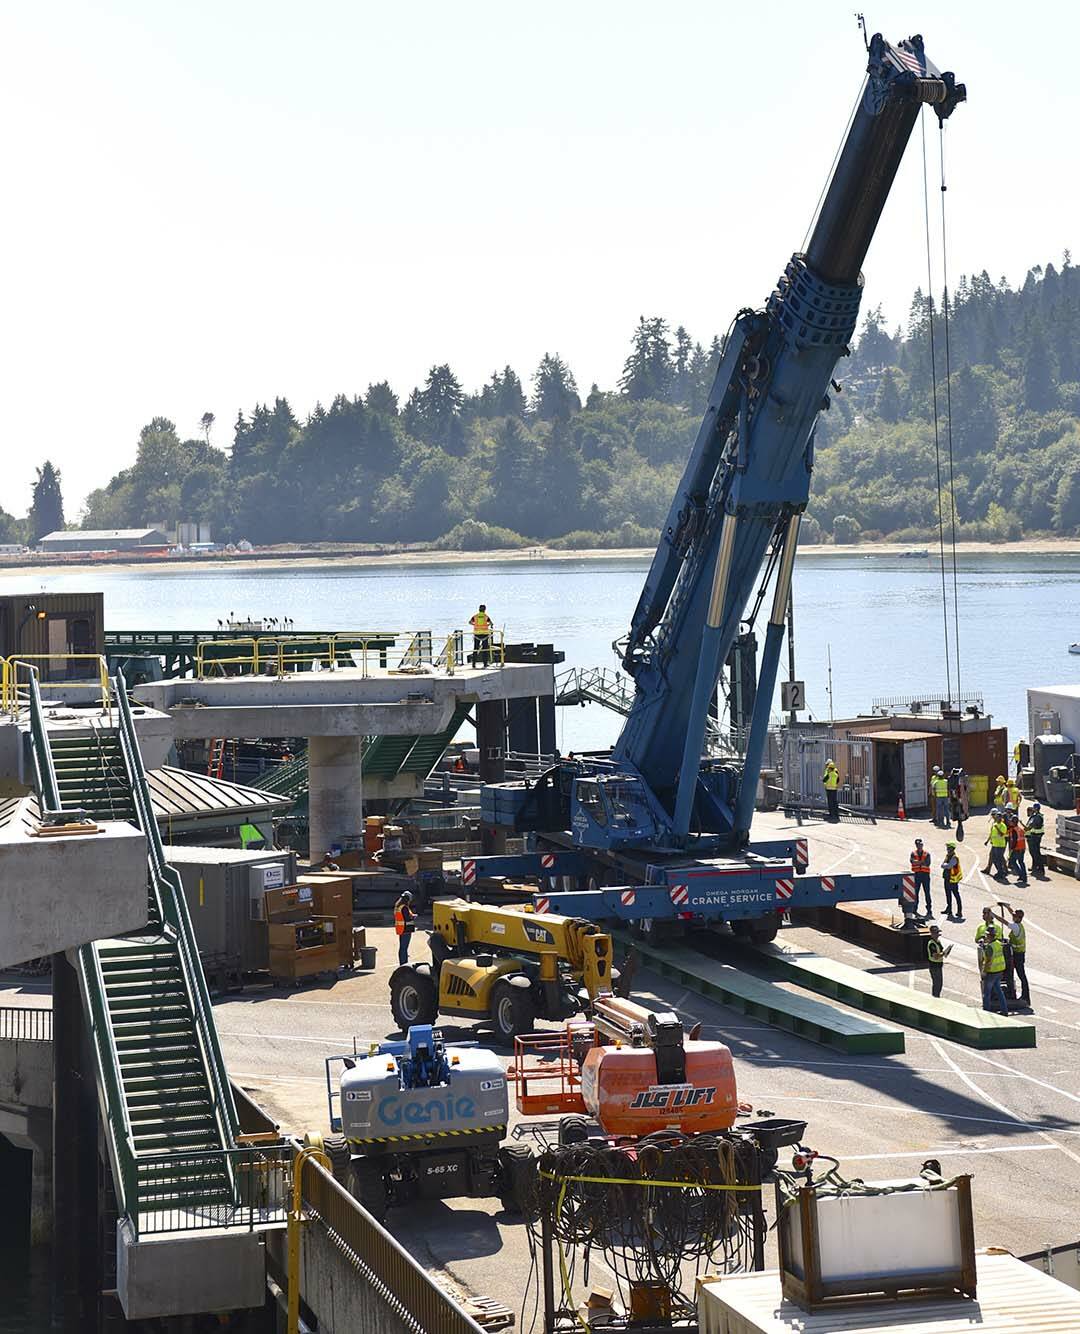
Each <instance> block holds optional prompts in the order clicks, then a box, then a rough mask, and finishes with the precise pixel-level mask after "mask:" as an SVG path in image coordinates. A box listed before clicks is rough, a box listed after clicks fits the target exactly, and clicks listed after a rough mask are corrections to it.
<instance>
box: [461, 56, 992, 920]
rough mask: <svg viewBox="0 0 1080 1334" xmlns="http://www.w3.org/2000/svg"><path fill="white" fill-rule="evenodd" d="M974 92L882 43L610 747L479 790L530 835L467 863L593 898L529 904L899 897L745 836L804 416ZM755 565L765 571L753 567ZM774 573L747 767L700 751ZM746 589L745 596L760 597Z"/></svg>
mask: <svg viewBox="0 0 1080 1334" xmlns="http://www.w3.org/2000/svg"><path fill="white" fill-rule="evenodd" d="M965 96H966V92H965V89H964V86H963V85H962V84H958V83H957V82H956V80H955V78H954V76H953V75H952V74H950V73H941V72H939V71H938V70H937V69H936V68H935V67H934V66H933V65H932V64H931V63H930V61H928V60H927V58H926V56H925V54H924V52H923V41H922V38H921V37H912V38H910V39H909V40H907V41H903V42H900V43H898V44H897V45H895V46H894V45H892V44H891V43H889V42H887V41H885V40H884V38H883V37H882V36H881V35H880V34H876V35H875V36H874V37H873V39H872V41H871V42H870V45H869V65H868V67H867V77H866V82H865V84H864V87H863V90H862V94H861V97H860V99H859V102H858V104H857V106H856V110H855V112H854V114H853V117H852V120H851V125H850V128H849V130H848V133H847V137H846V139H845V142H844V145H843V148H842V151H841V153H840V156H839V159H838V161H837V165H836V169H835V171H834V173H833V176H832V179H831V181H830V183H829V187H828V190H827V192H826V195H825V198H824V201H823V203H822V205H821V209H820V211H819V213H818V216H817V220H816V223H815V225H814V229H813V233H812V235H811V237H810V243H809V245H808V247H807V250H806V253H805V254H796V255H793V256H792V258H791V260H790V261H789V263H788V265H787V268H786V269H785V271H784V274H783V277H782V278H781V279H780V281H779V283H778V284H777V286H776V290H775V291H774V292H773V294H772V296H771V297H770V298H769V300H768V302H767V304H766V306H765V309H764V310H756V311H755V310H743V311H741V312H740V313H739V314H738V316H737V317H736V319H735V322H734V324H733V325H732V328H731V331H730V333H729V335H728V337H727V340H726V343H725V346H724V353H723V356H722V359H721V362H720V366H719V369H718V370H717V374H716V381H715V383H714V385H713V388H712V392H711V394H710V397H709V405H708V408H707V410H706V412H705V418H704V420H703V422H702V424H701V428H700V430H699V431H698V436H697V440H696V442H695V444H694V448H693V451H692V453H691V455H690V459H689V462H688V463H687V465H686V470H685V472H684V474H683V478H682V481H681V483H680V485H679V489H678V491H677V493H676V495H675V498H674V500H673V502H672V506H671V512H670V514H669V516H668V519H667V522H666V524H665V526H664V530H663V533H662V536H661V539H660V543H659V546H658V548H657V551H656V554H655V555H654V557H653V561H652V566H651V568H650V570H649V573H648V577H647V579H646V581H645V586H644V588H643V590H642V593H641V597H640V599H639V601H638V605H637V608H636V610H635V612H634V616H633V620H632V623H631V626H630V630H629V633H628V635H627V636H626V638H625V640H624V641H620V642H619V643H618V644H617V645H616V646H615V647H616V649H617V651H619V652H620V653H621V655H622V663H623V666H624V668H625V669H626V671H627V672H628V673H629V674H630V675H631V676H632V677H633V679H634V683H635V694H634V701H633V704H632V707H631V710H630V713H629V716H628V717H627V719H626V722H625V724H624V726H623V729H622V732H621V734H620V736H619V738H618V740H617V741H616V743H615V746H614V749H613V750H612V752H611V755H610V757H609V758H607V757H605V758H597V757H592V756H586V757H585V758H583V759H577V760H573V761H562V762H560V763H559V764H557V765H556V766H555V767H553V768H552V769H550V770H548V771H547V772H546V773H545V774H543V775H542V776H541V777H540V778H539V779H538V780H536V781H535V782H531V783H500V784H493V785H488V786H485V787H484V789H483V791H482V797H481V806H482V816H483V819H484V821H485V822H486V823H487V824H489V825H494V826H497V827H502V828H504V829H511V830H514V831H516V832H518V833H526V834H528V835H529V836H530V841H529V844H528V846H529V848H530V852H529V853H527V854H525V855H521V856H505V857H499V856H491V857H480V858H476V859H475V860H474V861H472V862H466V863H464V865H463V880H464V882H465V883H466V884H468V883H470V881H471V880H474V879H475V878H477V877H479V876H482V875H516V876H520V875H532V876H540V877H551V880H550V883H551V884H552V885H554V884H555V883H556V879H555V877H564V876H565V877H573V878H576V879H577V880H578V881H579V882H582V881H584V883H587V884H588V886H589V888H588V891H584V890H583V891H581V892H574V893H561V892H556V891H555V890H554V889H552V890H551V892H549V893H546V894H543V895H538V896H537V907H538V909H539V910H540V911H546V910H550V911H551V912H559V913H566V914H570V915H572V916H575V917H584V918H591V919H593V920H598V919H604V918H615V919H621V920H624V921H626V920H628V921H635V922H638V923H639V924H645V925H646V926H647V927H650V928H651V927H652V924H654V923H657V922H662V921H671V920H672V919H673V918H674V919H678V918H685V917H688V916H696V917H700V918H706V919H713V920H727V921H730V922H731V924H732V927H733V929H734V930H735V931H736V932H737V933H738V934H740V935H743V936H746V937H749V938H750V939H752V940H755V941H767V940H771V939H772V938H773V936H774V935H775V934H776V929H777V925H778V921H779V913H780V912H782V911H783V910H784V909H786V908H790V907H800V906H822V905H828V904H832V903H836V902H837V901H839V900H844V899H848V900H854V899H885V898H897V897H899V895H900V892H901V874H900V873H896V874H889V875H859V876H854V875H835V876H809V875H803V876H801V878H799V879H798V880H797V879H796V878H795V874H794V872H796V871H799V872H802V871H805V870H806V861H807V857H806V844H805V841H802V840H796V839H790V838H789V839H783V840H771V841H768V842H752V841H751V840H750V821H751V818H752V815H753V810H754V798H755V794H756V791H757V787H758V780H759V775H760V770H761V761H762V755H763V752H764V746H765V741H766V737H767V731H768V719H769V710H770V707H771V705H772V700H773V692H774V689H775V685H776V674H777V666H778V663H779V657H780V648H781V641H782V638H783V633H784V620H785V609H786V607H787V602H788V591H789V589H790V586H791V574H792V566H793V564H794V559H795V548H796V544H797V541H798V533H799V521H800V518H801V516H802V513H803V511H804V509H805V508H806V503H807V498H808V495H809V488H810V474H811V470H812V468H813V461H814V427H815V423H816V421H817V417H818V413H819V412H821V411H822V410H823V409H824V408H827V407H828V405H829V399H828V391H829V389H830V386H832V387H833V388H834V389H837V390H838V389H839V386H838V385H837V384H836V382H835V381H834V380H833V373H834V370H835V367H836V363H837V361H838V360H839V358H840V357H841V356H845V355H847V354H848V351H849V345H850V343H851V339H852V336H853V334H854V332H855V324H856V318H857V315H858V310H859V299H860V297H861V295H862V277H861V273H860V269H861V265H862V262H863V259H864V257H865V255H866V252H867V248H868V247H869V244H870V240H871V238H872V236H873V234H874V230H875V227H876V225H877V222H878V218H879V216H880V214H881V211H882V208H883V207H884V204H885V200H886V198H887V196H888V194H889V190H890V188H891V186H892V182H893V179H894V177H895V175H896V171H897V168H898V167H899V165H900V160H901V158H902V156H903V153H904V149H905V147H906V145H907V142H908V139H909V137H910V134H911V131H912V129H913V127H914V125H915V122H916V120H917V118H918V116H919V113H920V109H921V107H922V106H923V104H927V105H929V106H930V107H932V108H933V110H934V111H935V112H936V113H937V116H938V117H939V120H940V121H941V122H944V120H945V118H946V117H948V116H949V115H951V114H952V112H953V110H954V109H955V107H956V106H957V105H958V104H959V103H960V102H962V101H963V100H964V99H965ZM763 567H764V568H763ZM770 579H772V580H773V600H772V610H771V613H770V615H769V621H768V628H767V631H766V637H765V644H764V650H763V653H762V658H761V665H760V670H759V673H758V680H757V691H756V697H755V704H754V708H753V713H752V715H751V722H750V727H749V731H748V734H747V741H746V751H745V758H744V759H743V761H742V764H741V765H739V764H738V763H736V762H732V761H730V760H708V759H707V760H704V761H703V760H702V751H703V748H704V739H705V727H706V718H707V714H708V708H709V701H710V700H711V699H712V698H713V695H714V692H715V690H716V685H717V681H718V678H719V675H720V670H721V665H722V664H723V662H724V661H725V659H726V657H727V655H728V652H729V650H730V649H731V646H732V643H733V641H734V639H735V636H736V634H737V633H738V630H739V624H740V621H741V620H742V619H744V611H745V610H746V609H747V606H748V604H749V603H750V602H751V600H752V599H753V605H752V606H751V607H750V612H749V617H748V619H749V620H750V622H751V625H752V624H753V622H754V618H755V617H756V615H757V613H758V611H759V609H760V608H761V606H762V603H763V601H764V597H765V590H766V588H767V586H768V583H769V580H770ZM755 595H756V596H755Z"/></svg>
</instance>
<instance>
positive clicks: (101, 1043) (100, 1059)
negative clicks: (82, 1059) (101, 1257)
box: [78, 945, 139, 1231]
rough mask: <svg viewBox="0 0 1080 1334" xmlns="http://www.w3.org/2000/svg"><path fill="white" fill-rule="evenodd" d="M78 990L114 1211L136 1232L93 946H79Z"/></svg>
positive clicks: (112, 1043) (125, 1121)
mask: <svg viewBox="0 0 1080 1334" xmlns="http://www.w3.org/2000/svg"><path fill="white" fill-rule="evenodd" d="M78 958H79V968H78V975H79V989H80V990H81V991H82V999H83V1009H84V1010H85V1012H86V1016H87V1022H88V1024H89V1025H90V1040H91V1044H92V1046H93V1049H94V1061H95V1063H96V1065H97V1073H98V1079H99V1081H100V1084H99V1087H100V1088H101V1089H102V1090H103V1091H104V1094H105V1108H104V1111H105V1117H106V1119H107V1121H108V1123H109V1130H110V1134H109V1143H110V1144H111V1145H112V1148H113V1175H114V1177H115V1182H114V1185H115V1189H116V1203H117V1211H118V1213H119V1214H120V1216H121V1217H122V1218H123V1217H130V1218H131V1219H132V1221H133V1222H134V1224H135V1227H136V1231H137V1230H138V1215H139V1196H138V1176H137V1170H136V1167H135V1157H136V1155H135V1140H134V1137H133V1134H132V1130H131V1121H130V1119H129V1117H128V1112H127V1101H126V1099H125V1097H124V1088H123V1084H122V1082H121V1079H120V1056H119V1052H118V1050H117V1046H116V1034H115V1033H114V1032H113V1026H112V1020H111V1019H110V1018H109V1009H108V1006H107V1005H106V1003H105V979H104V977H103V975H102V972H101V960H100V959H99V958H98V953H97V949H96V947H95V946H94V945H82V946H80V948H79V951H78Z"/></svg>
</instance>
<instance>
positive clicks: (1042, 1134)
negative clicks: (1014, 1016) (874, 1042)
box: [933, 1038, 1080, 1163]
mask: <svg viewBox="0 0 1080 1334" xmlns="http://www.w3.org/2000/svg"><path fill="white" fill-rule="evenodd" d="M933 1046H934V1047H935V1048H936V1049H937V1053H938V1055H939V1056H940V1057H941V1059H942V1060H943V1061H944V1062H945V1063H946V1064H947V1065H951V1066H952V1068H953V1069H954V1070H955V1072H956V1073H957V1074H958V1075H959V1076H960V1078H961V1079H962V1080H963V1081H964V1083H965V1084H966V1085H967V1086H968V1088H970V1089H971V1090H972V1092H973V1093H977V1094H978V1095H979V1097H980V1098H981V1099H982V1100H983V1102H987V1103H989V1104H990V1106H991V1107H996V1108H997V1110H998V1111H999V1112H1004V1113H1005V1115H1006V1116H1015V1115H1016V1113H1015V1112H1013V1111H1010V1109H1009V1108H1008V1107H1006V1106H1005V1105H1004V1103H1000V1102H998V1101H997V1100H996V1099H995V1098H992V1097H991V1096H990V1095H989V1094H988V1093H987V1092H986V1090H985V1089H981V1088H980V1087H979V1086H978V1084H976V1083H975V1081H974V1080H973V1079H971V1078H970V1077H969V1076H968V1075H966V1074H965V1073H964V1071H963V1070H961V1069H960V1067H959V1066H958V1065H957V1064H956V1062H955V1061H953V1059H952V1058H951V1057H950V1056H949V1054H948V1052H947V1051H945V1049H944V1048H943V1047H942V1046H941V1044H940V1043H939V1042H938V1041H937V1039H936V1038H935V1039H933ZM971 1054H972V1055H973V1056H978V1055H980V1053H979V1052H972V1053H971ZM992 1064H996V1062H992ZM1035 1083H1037V1084H1039V1083H1042V1081H1041V1080H1035ZM1046 1087H1047V1088H1053V1085H1052V1084H1048V1085H1046ZM1057 1091H1058V1090H1055V1092H1057ZM1066 1096H1067V1097H1072V1095H1071V1094H1066ZM1075 1101H1077V1102H1080V1098H1077V1099H1075ZM1037 1133H1038V1135H1039V1138H1040V1139H1044V1140H1046V1142H1047V1144H1052V1145H1053V1146H1054V1148H1055V1149H1058V1150H1060V1152H1061V1153H1063V1154H1064V1155H1065V1157H1066V1158H1071V1159H1072V1160H1073V1162H1074V1163H1080V1153H1074V1152H1073V1151H1072V1149H1067V1148H1066V1147H1065V1145H1064V1144H1059V1143H1058V1142H1057V1140H1056V1139H1054V1138H1053V1136H1051V1135H1048V1134H1047V1133H1046V1131H1045V1130H1039V1131H1037Z"/></svg>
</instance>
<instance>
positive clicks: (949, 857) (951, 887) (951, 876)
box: [941, 839, 964, 922]
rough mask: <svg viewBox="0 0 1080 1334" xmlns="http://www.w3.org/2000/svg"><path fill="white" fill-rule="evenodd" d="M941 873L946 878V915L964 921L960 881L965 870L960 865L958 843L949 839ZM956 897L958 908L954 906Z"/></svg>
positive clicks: (950, 918) (951, 918)
mask: <svg viewBox="0 0 1080 1334" xmlns="http://www.w3.org/2000/svg"><path fill="white" fill-rule="evenodd" d="M941 874H942V876H943V877H944V880H945V916H946V917H947V918H948V919H949V920H950V921H952V920H954V919H955V920H956V921H958V922H962V921H963V920H964V905H963V903H961V901H960V881H961V880H963V878H964V872H963V870H962V869H961V867H960V858H959V856H958V855H957V852H956V843H955V842H954V840H953V839H949V841H948V843H946V844H945V860H944V861H943V862H942V863H941ZM954 898H955V899H956V908H955V910H954V908H953V899H954Z"/></svg>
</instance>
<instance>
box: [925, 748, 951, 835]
mask: <svg viewBox="0 0 1080 1334" xmlns="http://www.w3.org/2000/svg"><path fill="white" fill-rule="evenodd" d="M930 795H931V796H932V797H933V798H934V823H935V824H936V825H937V826H938V827H939V828H940V829H948V827H949V780H948V779H947V778H946V777H945V775H944V774H943V773H942V771H941V770H940V769H939V768H938V766H937V765H936V764H935V765H934V772H933V774H932V775H931V777H930Z"/></svg>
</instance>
